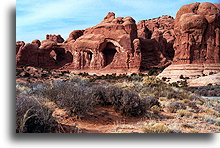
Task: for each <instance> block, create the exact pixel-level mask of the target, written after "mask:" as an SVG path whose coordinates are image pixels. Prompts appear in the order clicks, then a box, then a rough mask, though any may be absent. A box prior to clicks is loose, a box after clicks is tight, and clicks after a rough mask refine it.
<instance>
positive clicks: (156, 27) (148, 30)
mask: <svg viewBox="0 0 220 148" xmlns="http://www.w3.org/2000/svg"><path fill="white" fill-rule="evenodd" d="M173 26H174V18H173V17H171V16H168V15H164V16H162V17H159V18H154V19H149V20H142V21H140V22H138V24H137V28H138V31H137V32H138V38H139V39H140V40H141V49H142V52H141V53H142V58H141V68H142V69H147V68H150V67H160V66H164V65H166V64H169V63H170V61H171V60H172V59H173V56H174V49H173V43H174V39H175V38H174V30H173Z"/></svg>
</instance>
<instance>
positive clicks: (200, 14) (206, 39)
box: [173, 2, 219, 64]
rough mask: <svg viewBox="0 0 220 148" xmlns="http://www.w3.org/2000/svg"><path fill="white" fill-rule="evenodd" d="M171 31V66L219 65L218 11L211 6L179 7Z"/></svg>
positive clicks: (197, 4) (189, 5) (191, 5)
mask: <svg viewBox="0 0 220 148" xmlns="http://www.w3.org/2000/svg"><path fill="white" fill-rule="evenodd" d="M174 32H175V38H176V39H175V42H174V49H175V56H174V61H173V62H174V64H191V63H195V64H203V63H206V64H208V63H219V8H218V7H216V6H215V5H214V4H212V3H208V2H205V3H193V4H188V5H184V6H183V7H181V8H180V10H179V11H178V12H177V14H176V19H175V27H174Z"/></svg>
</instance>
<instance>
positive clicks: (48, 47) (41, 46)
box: [16, 39, 71, 68]
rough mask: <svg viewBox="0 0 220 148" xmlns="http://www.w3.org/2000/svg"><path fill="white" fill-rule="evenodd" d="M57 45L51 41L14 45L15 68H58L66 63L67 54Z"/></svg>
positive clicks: (35, 41)
mask: <svg viewBox="0 0 220 148" xmlns="http://www.w3.org/2000/svg"><path fill="white" fill-rule="evenodd" d="M58 44H59V43H58V42H56V41H53V40H52V39H47V40H43V41H42V42H40V41H39V40H33V41H32V43H27V44H24V42H17V43H16V51H17V54H16V64H17V66H36V67H42V68H59V67H62V66H63V65H64V64H66V63H67V62H68V58H66V57H68V56H69V54H68V52H66V51H65V49H64V48H60V46H59V45H58ZM70 62H71V61H70Z"/></svg>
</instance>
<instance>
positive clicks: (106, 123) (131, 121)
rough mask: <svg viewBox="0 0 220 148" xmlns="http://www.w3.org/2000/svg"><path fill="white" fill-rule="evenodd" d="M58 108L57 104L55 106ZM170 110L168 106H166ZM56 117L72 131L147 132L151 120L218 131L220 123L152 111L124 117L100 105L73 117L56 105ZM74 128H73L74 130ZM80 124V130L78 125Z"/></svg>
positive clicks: (181, 130) (173, 126)
mask: <svg viewBox="0 0 220 148" xmlns="http://www.w3.org/2000/svg"><path fill="white" fill-rule="evenodd" d="M53 107H55V106H53ZM164 110H166V109H164ZM53 116H54V117H56V119H57V121H58V122H59V123H60V124H61V125H62V126H64V127H68V132H69V133H144V132H143V126H144V125H145V124H148V123H154V124H155V123H164V124H165V125H167V126H168V127H170V128H171V129H173V130H174V132H179V133H197V132H199V133H217V132H219V126H217V125H214V124H208V123H207V122H205V121H201V120H199V119H192V118H181V117H178V116H177V114H176V113H168V112H161V114H159V115H155V114H153V113H151V112H149V114H148V115H147V116H145V117H142V118H135V117H124V116H122V115H120V114H119V113H117V112H116V111H115V110H114V109H113V108H112V107H111V106H108V107H101V106H97V107H96V108H95V110H94V111H93V112H90V113H88V114H87V115H85V116H82V117H77V116H72V115H71V114H70V113H68V112H66V111H65V110H62V109H59V108H57V107H56V108H54V114H53ZM71 127H72V131H71ZM75 127H77V131H76V128H75Z"/></svg>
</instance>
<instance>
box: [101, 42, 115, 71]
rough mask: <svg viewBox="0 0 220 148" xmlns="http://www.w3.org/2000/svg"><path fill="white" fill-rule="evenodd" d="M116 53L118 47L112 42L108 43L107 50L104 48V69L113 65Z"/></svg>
mask: <svg viewBox="0 0 220 148" xmlns="http://www.w3.org/2000/svg"><path fill="white" fill-rule="evenodd" d="M116 52H117V50H116V46H115V45H114V44H113V43H111V42H107V43H106V46H105V48H103V50H102V53H103V59H104V67H106V66H108V65H109V64H111V63H112V61H113V59H114V56H115V54H116Z"/></svg>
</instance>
